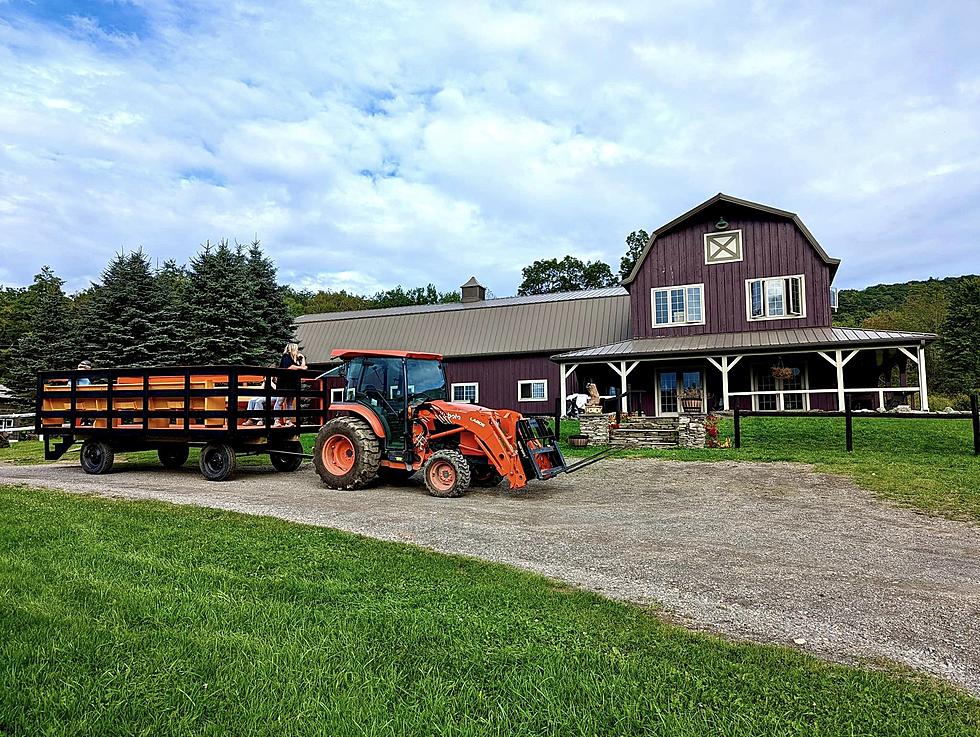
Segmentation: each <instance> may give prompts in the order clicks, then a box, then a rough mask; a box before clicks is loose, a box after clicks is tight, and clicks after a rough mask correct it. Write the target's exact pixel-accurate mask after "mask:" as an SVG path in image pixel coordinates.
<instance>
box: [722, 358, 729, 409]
mask: <svg viewBox="0 0 980 737" xmlns="http://www.w3.org/2000/svg"><path fill="white" fill-rule="evenodd" d="M721 408H722V409H723V410H725V411H726V412H727V411H728V409H729V407H728V356H722V357H721Z"/></svg>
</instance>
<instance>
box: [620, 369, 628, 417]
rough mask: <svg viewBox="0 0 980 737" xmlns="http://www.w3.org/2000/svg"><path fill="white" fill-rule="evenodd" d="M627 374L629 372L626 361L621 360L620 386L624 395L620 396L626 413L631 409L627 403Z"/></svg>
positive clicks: (621, 404)
mask: <svg viewBox="0 0 980 737" xmlns="http://www.w3.org/2000/svg"><path fill="white" fill-rule="evenodd" d="M626 374H627V372H626V361H620V362H619V386H620V393H621V394H622V397H621V398H620V406H621V407H622V408H623V412H624V413H626V412H628V411H629V409H628V407H627V403H626V399H627V397H626Z"/></svg>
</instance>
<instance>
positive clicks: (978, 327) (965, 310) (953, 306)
mask: <svg viewBox="0 0 980 737" xmlns="http://www.w3.org/2000/svg"><path fill="white" fill-rule="evenodd" d="M978 336H980V277H970V278H967V279H963V280H962V281H960V282H958V283H957V284H956V285H955V286H954V287H953V289H952V290H951V292H950V295H949V315H948V317H947V318H946V322H945V323H944V324H943V329H942V338H943V347H942V358H943V363H944V364H945V365H944V369H945V374H946V376H947V377H949V378H948V379H947V381H948V382H949V383H950V385H949V386H948V387H944V388H947V389H948V390H952V391H954V392H975V391H980V340H978Z"/></svg>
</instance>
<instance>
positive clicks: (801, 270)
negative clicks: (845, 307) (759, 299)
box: [629, 205, 832, 338]
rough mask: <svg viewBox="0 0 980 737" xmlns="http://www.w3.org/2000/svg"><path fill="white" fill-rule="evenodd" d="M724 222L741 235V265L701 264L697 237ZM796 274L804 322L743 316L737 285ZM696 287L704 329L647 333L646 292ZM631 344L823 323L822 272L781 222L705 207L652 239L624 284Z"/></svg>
mask: <svg viewBox="0 0 980 737" xmlns="http://www.w3.org/2000/svg"><path fill="white" fill-rule="evenodd" d="M720 215H724V216H725V217H726V219H727V220H728V222H729V227H730V229H732V230H737V229H741V230H742V249H743V259H742V261H739V262H736V263H724V264H711V265H707V264H705V263H704V234H705V233H708V232H711V231H714V229H715V227H714V223H715V222H717V220H718V217H719V216H720ZM793 274H803V275H804V276H805V289H806V317H805V318H800V319H795V320H759V321H750V320H749V319H748V318H747V317H746V297H745V281H746V280H747V279H754V278H759V277H769V276H789V275H793ZM699 283H703V284H704V302H705V304H704V311H705V324H704V325H689V326H679V327H674V328H667V327H662V326H661V327H654V325H653V314H652V304H651V289H653V288H654V287H669V286H675V285H680V284H699ZM629 289H630V299H631V326H632V330H633V336H634V337H644V338H650V337H669V336H678V335H698V334H703V333H734V332H746V331H748V332H751V331H760V330H778V329H789V328H796V327H815V326H816V327H825V326H829V325H830V324H831V320H832V315H831V310H830V300H829V296H828V295H829V289H830V267H829V266H828V265H827V264H826V263H825V262H824V261H823V259H821V257H820V255H819V254H818V253H817V251H816V250H815V249H814V248H813V246H811V244H810V243H809V242H808V241H807V240H806V238H805V237H804V235H803V233H801V232H800V231H799V229H797V227H796V225H795V224H794V223H793V222H791V221H788V220H784V219H780V218H777V217H776V216H770V215H766V214H764V213H759V212H740V211H738V210H737V209H736V208H734V207H732V206H731V205H725V206H722V207H720V208H719V209H714V208H712V209H711V210H709V211H706V212H705V213H701V214H700V215H698V216H697V219H696V220H695V221H693V222H691V223H690V224H688V225H685V226H684V227H681V228H679V229H678V230H674V231H672V232H669V233H666V234H664V235H661V236H659V237H658V238H657V239H656V241H654V243H653V247H652V248H651V249H650V253H649V254H648V256H647V258H646V260H645V261H644V262H643V264H642V265H641V267H640V271H639V273H638V274H637V277H636V279H635V280H634V281H633V282H632V284H630V287H629Z"/></svg>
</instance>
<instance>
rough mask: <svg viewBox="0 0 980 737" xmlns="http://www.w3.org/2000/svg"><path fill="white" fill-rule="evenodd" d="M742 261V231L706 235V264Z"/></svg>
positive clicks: (726, 231) (725, 231)
mask: <svg viewBox="0 0 980 737" xmlns="http://www.w3.org/2000/svg"><path fill="white" fill-rule="evenodd" d="M741 260H742V231H741V230H723V231H720V232H716V233H705V234H704V262H705V263H706V264H727V263H729V262H733V261H741Z"/></svg>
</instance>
